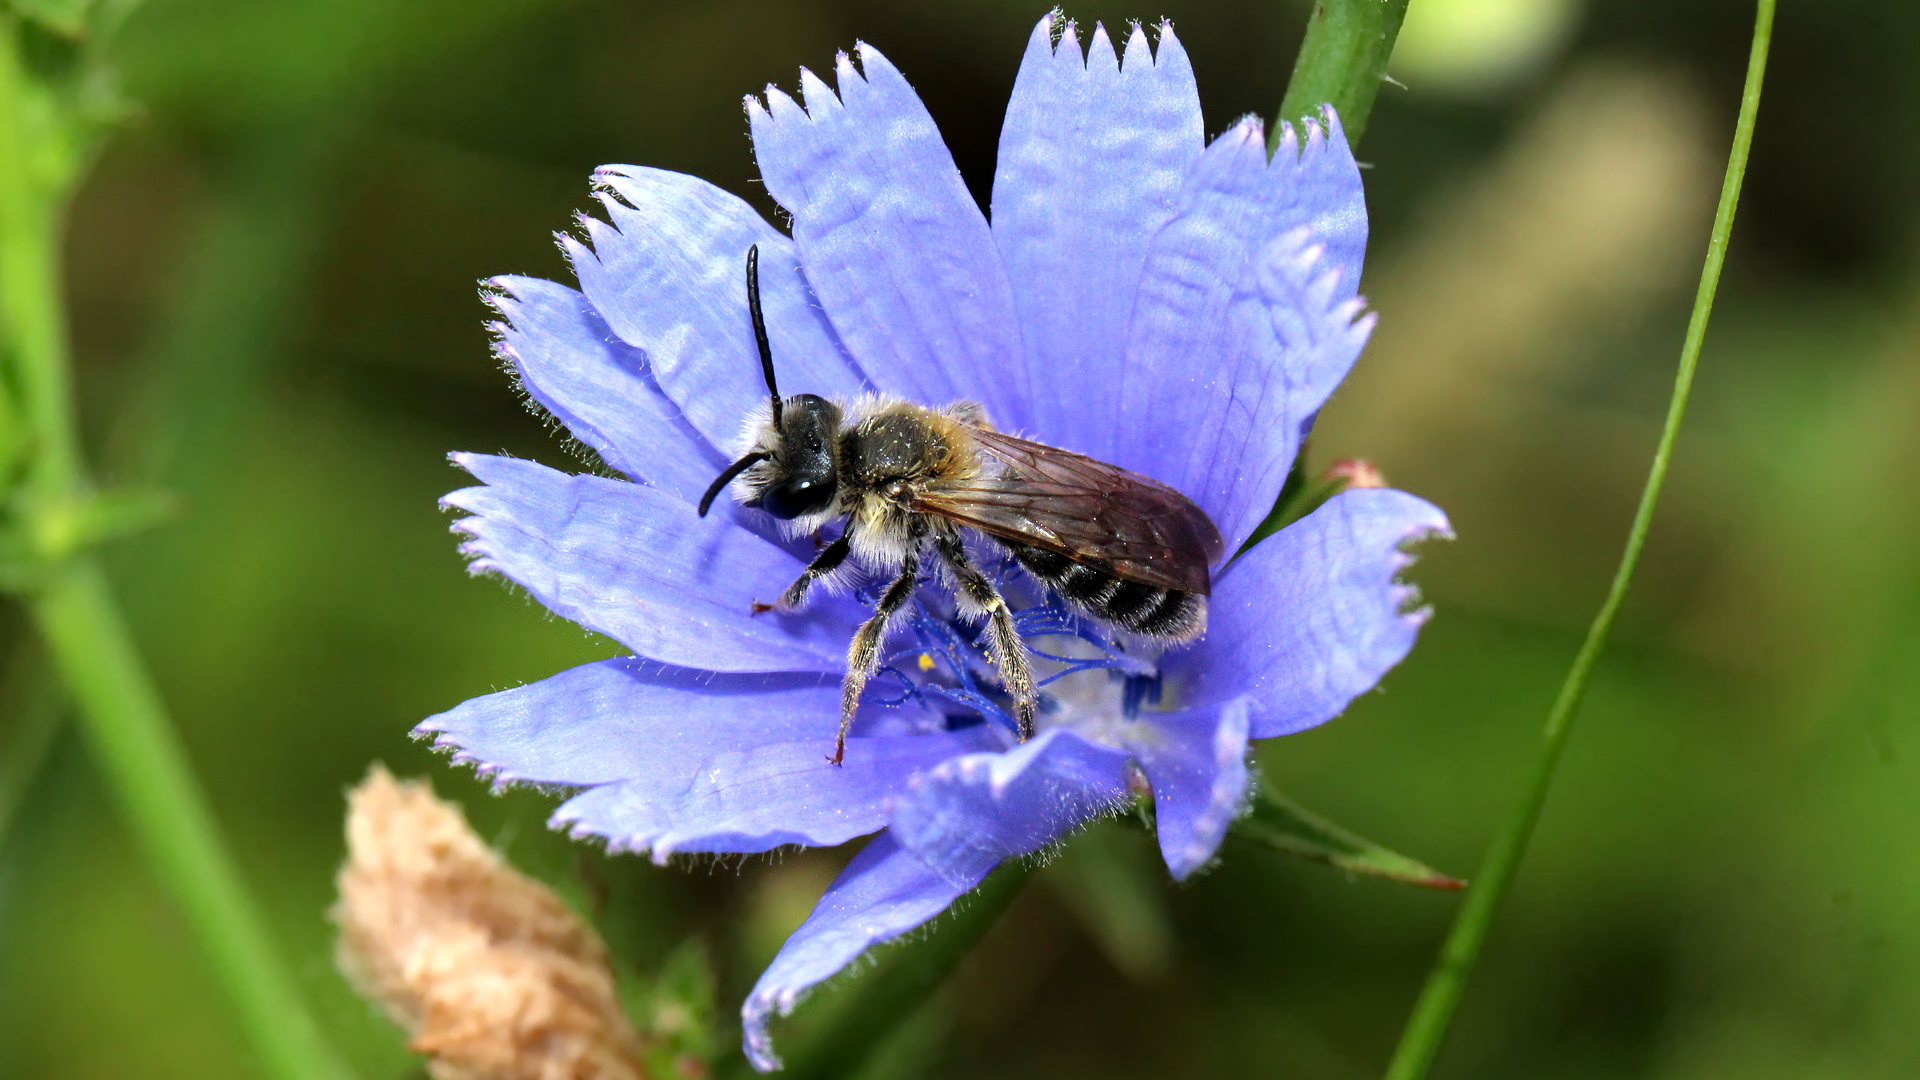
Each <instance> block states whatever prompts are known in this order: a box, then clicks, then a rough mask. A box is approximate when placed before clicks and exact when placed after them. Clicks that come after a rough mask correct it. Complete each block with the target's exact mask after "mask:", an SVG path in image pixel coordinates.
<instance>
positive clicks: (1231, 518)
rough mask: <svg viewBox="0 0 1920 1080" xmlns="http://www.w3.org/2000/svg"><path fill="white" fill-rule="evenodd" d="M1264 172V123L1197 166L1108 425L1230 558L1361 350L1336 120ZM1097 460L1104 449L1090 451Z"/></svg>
mask: <svg viewBox="0 0 1920 1080" xmlns="http://www.w3.org/2000/svg"><path fill="white" fill-rule="evenodd" d="M1308 130H1309V132H1310V134H1309V137H1308V139H1307V144H1306V147H1305V149H1304V150H1303V151H1301V150H1297V149H1296V147H1297V144H1296V143H1295V142H1294V141H1293V140H1292V138H1291V130H1289V137H1288V139H1287V140H1286V141H1283V142H1282V144H1281V146H1280V150H1279V152H1278V153H1277V154H1275V155H1274V157H1273V161H1272V163H1271V164H1269V162H1268V160H1267V155H1266V144H1265V139H1264V136H1263V135H1262V131H1261V127H1260V124H1259V122H1258V121H1257V120H1252V119H1249V120H1247V121H1243V122H1242V123H1241V124H1240V125H1238V126H1237V127H1235V128H1234V129H1233V130H1231V131H1229V132H1227V133H1226V134H1225V135H1222V136H1221V137H1220V138H1218V139H1216V140H1215V141H1214V143H1213V145H1211V146H1209V147H1208V148H1207V150H1206V153H1204V154H1203V155H1201V158H1200V160H1199V162H1198V163H1197V164H1196V165H1195V166H1194V168H1193V170H1192V172H1191V173H1190V174H1189V176H1188V178H1187V184H1186V186H1185V188H1184V189H1183V190H1182V191H1181V194H1180V205H1179V210H1178V213H1177V214H1176V216H1175V217H1174V218H1173V219H1172V220H1171V221H1169V222H1168V223H1167V225H1166V226H1165V227H1164V228H1162V229H1161V230H1160V231H1159V232H1158V233H1157V234H1156V235H1155V236H1154V238H1153V243H1152V245H1151V248H1150V249H1149V252H1148V255H1147V264H1146V269H1145V271H1144V276H1143V277H1142V279H1141V283H1140V291H1139V297H1138V300H1137V302H1136V303H1135V305H1134V308H1133V321H1132V324H1131V331H1130V336H1129V338H1128V341H1127V349H1126V355H1125V359H1124V361H1123V362H1122V363H1121V364H1120V365H1119V370H1118V371H1116V372H1115V373H1114V374H1113V376H1112V377H1111V379H1110V380H1109V381H1110V382H1111V383H1112V384H1114V385H1117V386H1118V387H1119V402H1118V408H1117V409H1116V410H1115V417H1114V423H1113V424H1111V425H1110V426H1109V429H1108V430H1109V431H1110V432H1111V436H1112V438H1113V439H1114V440H1115V441H1114V445H1113V446H1112V447H1111V448H1108V449H1106V450H1105V451H1104V453H1105V456H1106V457H1107V460H1110V461H1112V462H1113V463H1114V464H1117V465H1122V466H1125V467H1127V468H1130V469H1134V470H1136V471H1139V472H1142V473H1145V474H1147V475H1149V476H1152V477H1154V478H1155V479H1157V480H1160V481H1162V482H1164V483H1167V484H1170V485H1172V486H1173V487H1175V488H1178V489H1179V490H1181V491H1182V492H1184V493H1186V495H1187V496H1188V497H1190V498H1192V499H1193V500H1194V501H1195V502H1196V503H1198V504H1200V506H1201V508H1202V509H1204V510H1206V511H1207V513H1208V514H1209V515H1211V516H1212V517H1213V520H1214V524H1216V525H1218V526H1219V528H1220V533H1221V535H1222V536H1223V537H1224V538H1225V540H1226V545H1227V550H1228V551H1233V550H1235V549H1236V548H1238V547H1239V545H1240V544H1241V543H1242V542H1243V541H1244V540H1245V539H1246V537H1247V536H1248V535H1249V534H1251V532H1252V531H1253V529H1254V527H1255V526H1256V525H1258V524H1259V522H1260V520H1261V518H1262V517H1264V516H1265V514H1266V512H1267V510H1268V509H1269V508H1271V506H1272V504H1273V500H1274V498H1275V496H1277V495H1278V494H1279V491H1280V485H1281V484H1282V482H1283V481H1284V480H1285V479H1286V471H1287V467H1288V466H1289V465H1290V464H1291V463H1292V461H1293V457H1294V454H1295V452H1296V451H1297V450H1298V448H1299V440H1300V431H1301V428H1302V425H1303V424H1304V422H1305V421H1306V420H1307V419H1308V418H1309V417H1311V416H1312V415H1313V413H1314V412H1315V411H1316V410H1318V409H1319V407H1320V405H1321V403H1322V402H1324V401H1325V400H1326V397H1327V395H1328V394H1330V393H1331V392H1332V391H1333V388H1334V386H1336V385H1337V384H1338V383H1339V381H1340V378H1341V377H1342V376H1344V375H1345V373H1346V371H1347V369H1348V368H1349V367H1350V366H1351V365H1352V363H1353V361H1354V359H1355V358H1356V357H1357V356H1358V355H1359V352H1360V349H1361V347H1362V346H1363V345H1364V344H1365V342H1366V336H1367V332H1368V331H1369V330H1370V329H1371V328H1372V322H1371V320H1366V319H1361V320H1359V321H1358V322H1356V321H1355V320H1356V319H1357V318H1358V316H1359V315H1360V312H1361V308H1362V304H1361V302H1360V301H1359V300H1358V298H1357V296H1356V290H1357V288H1358V286H1359V281H1360V259H1361V255H1362V253H1363V250H1364V248H1365V244H1366V209H1365V203H1364V200H1363V193H1362V191H1361V187H1360V173H1359V169H1358V167H1357V166H1355V165H1354V162H1353V156H1352V154H1351V153H1350V152H1349V150H1348V149H1347V143H1346V138H1345V136H1344V135H1342V134H1341V132H1340V128H1339V125H1338V123H1337V122H1336V121H1335V119H1334V118H1333V114H1332V112H1331V111H1329V112H1328V113H1327V114H1326V127H1325V128H1322V127H1321V126H1319V125H1309V129H1308ZM1089 452H1090V453H1093V454H1094V456H1096V457H1098V456H1102V454H1103V451H1101V450H1094V451H1089Z"/></svg>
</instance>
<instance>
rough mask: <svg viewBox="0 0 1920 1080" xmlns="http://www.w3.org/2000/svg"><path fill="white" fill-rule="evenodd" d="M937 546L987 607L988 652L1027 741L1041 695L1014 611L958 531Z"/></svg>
mask: <svg viewBox="0 0 1920 1080" xmlns="http://www.w3.org/2000/svg"><path fill="white" fill-rule="evenodd" d="M934 545H935V547H936V548H938V550H939V552H940V559H941V561H943V562H945V563H946V564H947V568H948V569H949V570H952V571H953V576H954V579H955V580H956V581H957V582H958V583H959V585H960V588H961V589H962V590H963V591H965V593H966V595H967V598H968V599H969V600H971V601H973V602H974V603H976V604H978V605H980V607H982V608H984V609H985V610H986V613H987V651H988V653H989V655H991V656H992V657H993V664H994V666H995V667H997V668H999V669H1000V683H1001V685H1003V686H1005V687H1006V689H1007V696H1009V697H1011V698H1013V711H1014V719H1015V721H1016V722H1017V723H1018V725H1019V727H1020V740H1021V741H1022V742H1025V741H1026V740H1028V739H1031V738H1033V716H1034V713H1035V712H1036V711H1037V707H1038V700H1039V698H1038V689H1037V688H1036V687H1035V686H1034V683H1033V666H1032V665H1031V664H1030V663H1028V661H1027V645H1026V642H1024V641H1021V640H1020V631H1019V629H1018V628H1017V627H1016V626H1015V625H1014V621H1013V612H1012V611H1011V610H1010V609H1009V608H1008V607H1007V600H1006V597H1004V596H1001V595H1000V590H999V589H998V588H997V587H995V586H994V584H993V582H992V580H990V579H989V578H988V577H987V575H985V574H983V573H981V572H980V571H979V570H978V569H977V568H976V567H975V566H974V565H973V563H971V562H970V561H968V559H967V548H966V544H965V543H963V542H962V541H961V539H960V537H959V535H958V534H956V533H946V534H943V535H941V536H939V537H938V538H937V539H935V540H934Z"/></svg>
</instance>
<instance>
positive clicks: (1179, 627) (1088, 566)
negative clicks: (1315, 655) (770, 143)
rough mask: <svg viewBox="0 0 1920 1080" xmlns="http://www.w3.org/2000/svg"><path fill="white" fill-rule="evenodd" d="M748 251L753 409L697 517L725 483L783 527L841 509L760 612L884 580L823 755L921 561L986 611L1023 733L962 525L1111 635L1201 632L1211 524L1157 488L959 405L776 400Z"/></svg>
mask: <svg viewBox="0 0 1920 1080" xmlns="http://www.w3.org/2000/svg"><path fill="white" fill-rule="evenodd" d="M759 257H760V256H759V249H758V248H757V247H753V248H748V249H747V310H748V312H749V314H750V316H751V318H752V320H753V336H754V340H755V342H756V343H757V344H758V346H759V350H760V366H761V369H762V371H763V373H764V374H765V376H766V380H767V394H768V407H767V411H766V412H765V413H764V414H760V415H756V416H755V417H753V418H752V419H751V420H750V421H749V424H748V430H747V432H746V437H745V440H744V441H746V442H747V444H748V448H747V450H746V452H745V453H744V454H743V455H742V456H741V457H740V459H739V460H738V461H735V462H734V463H733V464H731V465H729V466H727V467H726V469H725V470H724V471H722V472H721V473H720V475H719V477H717V478H716V479H715V480H714V482H713V486H712V487H710V488H708V489H707V492H706V494H705V495H704V496H703V497H702V498H701V499H700V515H701V516H702V517H705V516H706V513H707V511H708V509H710V508H711V507H712V505H713V501H714V499H716V498H717V497H719V495H720V492H721V491H722V490H724V489H725V488H726V487H727V485H728V484H731V483H732V482H733V481H734V480H736V479H737V480H739V481H740V482H741V491H742V499H741V501H742V502H743V503H744V504H745V505H746V506H749V507H754V508H757V509H760V510H764V511H766V512H767V513H768V514H771V515H773V516H774V517H775V518H778V519H780V520H781V521H784V522H788V523H789V525H788V528H789V529H790V531H791V532H792V533H793V534H794V535H814V534H817V533H818V531H819V530H820V529H822V528H823V527H825V526H827V525H829V524H831V523H833V522H835V521H840V520H845V522H846V527H845V529H844V530H843V531H842V532H841V534H840V536H839V538H838V539H836V540H834V541H833V542H832V543H830V544H828V545H826V546H825V547H824V548H822V549H821V550H820V552H819V554H818V555H817V556H816V557H815V558H814V559H813V561H812V562H811V563H810V564H808V566H807V568H806V569H805V570H803V571H802V572H801V574H800V577H799V578H798V579H796V580H795V581H794V583H793V584H792V585H790V586H788V588H787V590H786V592H785V593H784V594H782V595H781V597H780V599H779V602H778V604H776V605H770V607H777V608H780V609H787V610H790V609H793V608H796V607H798V606H799V605H800V604H801V602H802V601H803V600H804V599H805V597H806V595H807V591H808V589H809V588H810V587H811V586H812V585H814V583H816V582H818V581H819V580H820V579H822V578H824V577H826V576H828V575H829V574H832V573H833V572H834V571H835V570H837V569H839V568H840V567H841V565H842V564H844V563H845V562H846V560H847V557H848V556H849V555H851V556H852V557H853V558H854V559H855V560H856V561H857V562H859V563H862V564H864V565H866V566H867V567H869V568H871V569H873V570H875V571H879V572H886V573H891V574H892V575H893V579H892V582H891V583H890V584H889V585H888V586H887V588H886V591H885V592H883V593H882V594H881V595H880V599H879V601H878V603H876V604H875V606H874V611H873V615H872V616H871V617H870V618H868V619H867V621H866V622H865V623H863V624H862V625H861V627H860V629H859V630H858V631H857V632H856V633H855V634H854V637H853V643H852V645H851V646H850V647H849V649H848V654H847V676H846V681H845V682H844V684H843V685H842V688H841V705H840V735H839V739H838V741H837V742H836V743H835V746H834V752H833V762H834V764H836V765H837V764H839V763H840V761H841V759H842V758H843V757H844V756H845V753H846V744H847V730H848V728H849V727H851V726H852V724H853V714H854V710H855V708H856V707H857V706H858V705H859V702H860V694H861V691H862V690H863V689H864V688H865V687H866V684H867V680H868V679H870V678H871V677H872V676H873V674H874V672H875V671H876V670H877V669H878V668H879V666H880V657H881V651H880V650H881V645H882V643H883V641H884V639H885V638H886V634H887V629H888V625H889V623H890V622H891V621H892V619H893V617H894V616H895V615H896V614H897V613H898V612H899V611H900V609H901V608H902V607H903V606H904V605H905V604H906V603H907V601H908V600H910V599H911V598H912V597H913V593H914V590H915V589H917V588H918V587H919V585H920V583H921V582H922V580H924V579H925V578H926V577H927V576H928V575H929V570H930V566H929V564H930V563H931V564H934V565H935V566H937V567H939V568H942V569H944V571H945V578H946V579H947V582H948V584H949V585H950V586H951V587H952V589H953V592H954V596H955V598H956V600H957V602H958V607H959V609H960V612H961V613H962V614H963V615H966V616H969V617H972V618H985V620H986V623H987V632H986V642H987V654H988V656H989V657H991V658H992V660H993V663H994V664H995V666H996V667H998V668H999V672H1000V681H1001V684H1002V685H1003V686H1004V687H1005V689H1006V692H1007V695H1008V696H1009V697H1010V698H1012V699H1013V706H1014V714H1015V719H1016V722H1017V723H1018V725H1019V729H1020V738H1021V739H1022V740H1025V739H1028V738H1031V737H1032V735H1033V719H1034V712H1035V707H1036V703H1037V693H1038V691H1037V688H1036V686H1035V683H1034V677H1033V669H1032V666H1031V664H1030V663H1029V660H1028V656H1027V649H1026V646H1025V644H1024V643H1023V642H1022V641H1021V640H1020V634H1019V631H1018V630H1017V629H1016V626H1015V622H1014V616H1013V612H1012V611H1011V610H1010V609H1009V608H1008V606H1007V601H1006V599H1005V598H1004V597H1003V596H1002V595H1001V593H1000V590H999V588H998V587H997V586H996V585H995V584H994V582H993V580H992V579H991V578H989V577H988V576H987V575H986V574H984V573H982V572H981V570H980V569H979V568H978V567H977V566H975V565H974V562H973V559H972V557H971V556H970V555H969V554H968V550H967V546H966V542H965V534H966V532H968V531H973V532H975V533H978V534H979V535H981V536H982V537H984V538H985V539H986V541H988V542H990V543H992V544H997V545H998V546H999V547H1000V548H1002V549H1004V550H1005V552H1006V553H1007V554H1008V555H1010V556H1011V557H1012V559H1013V561H1014V562H1017V563H1018V564H1019V565H1020V566H1021V567H1022V568H1023V569H1025V570H1026V572H1027V573H1028V574H1029V575H1030V576H1031V577H1032V578H1033V579H1034V581H1036V582H1037V583H1038V584H1039V585H1041V586H1042V587H1043V588H1045V589H1047V590H1049V591H1051V592H1053V593H1055V594H1057V595H1058V596H1060V597H1061V598H1062V599H1063V600H1065V601H1066V602H1067V603H1068V604H1069V605H1070V606H1071V607H1072V608H1074V609H1075V610H1077V611H1079V612H1080V613H1082V614H1085V615H1087V616H1091V617H1092V618H1094V619H1096V620H1098V621H1099V622H1101V623H1104V624H1106V625H1108V626H1110V627H1112V628H1114V629H1116V630H1119V631H1123V632H1125V633H1128V634H1133V635H1138V636H1140V637H1144V638H1149V639H1154V640H1157V641H1159V642H1162V643H1165V644H1179V643H1183V642H1188V641H1192V640H1193V639H1194V638H1196V637H1198V636H1200V634H1201V632H1202V631H1203V630H1205V629H1206V624H1207V596H1208V593H1209V591H1210V588H1211V584H1212V579H1211V571H1210V568H1211V567H1212V565H1213V563H1214V562H1215V561H1217V560H1218V559H1219V558H1220V555H1221V540H1220V532H1219V530H1218V529H1216V528H1214V525H1213V522H1212V521H1211V520H1209V519H1208V517H1207V515H1206V513H1205V512H1204V511H1202V510H1201V509H1200V508H1199V507H1198V506H1195V505H1194V504H1193V502H1192V501H1191V500H1189V499H1188V498H1187V497H1186V496H1184V495H1182V494H1180V493H1179V492H1177V491H1175V490H1173V489H1172V488H1170V487H1168V486H1166V485H1165V484H1162V483H1159V482H1157V481H1154V480H1150V479H1148V478H1147V477H1144V476H1141V475H1139V474H1138V473H1133V472H1128V471H1127V470H1125V469H1122V468H1119V467H1117V466H1114V465H1108V464H1106V463H1105V462H1102V461H1095V460H1094V459H1093V458H1090V457H1086V456H1083V455H1081V454H1075V453H1073V452H1071V451H1067V450H1061V449H1059V448H1057V447H1052V446H1047V445H1045V444H1042V443H1037V442H1033V441H1031V440H1028V439H1022V438H1017V437H1015V436H1012V435H1008V434H1005V433H1004V432H1000V431H996V430H994V429H993V427H992V426H991V425H990V424H989V423H988V421H987V418H986V416H985V414H984V412H983V410H982V409H981V408H980V406H978V405H975V404H973V403H971V402H959V403H955V404H952V405H948V406H946V407H944V408H938V409H930V408H924V407H922V406H919V405H915V404H912V403H910V402H906V401H901V400H899V399H898V398H889V397H880V396H868V397H864V398H862V399H860V400H858V401H855V402H849V403H842V402H835V401H829V400H827V399H825V398H823V397H820V396H818V395H816V394H796V395H794V396H793V397H790V398H782V397H781V396H780V391H779V388H778V386H777V384H776V383H775V381H774V376H773V350H772V348H771V347H770V346H769V345H768V343H767V327H766V320H765V318H764V317H763V316H762V315H761V311H760V275H759Z"/></svg>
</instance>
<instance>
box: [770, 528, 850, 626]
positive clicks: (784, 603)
mask: <svg viewBox="0 0 1920 1080" xmlns="http://www.w3.org/2000/svg"><path fill="white" fill-rule="evenodd" d="M852 550H853V526H851V525H849V526H847V531H846V532H843V533H841V534H840V539H838V540H835V541H834V542H833V543H831V544H828V545H827V546H826V547H825V548H824V549H822V550H821V552H820V554H818V555H815V556H814V557H813V561H812V562H810V563H808V564H807V568H806V569H805V570H802V571H800V576H799V577H797V578H795V579H794V580H793V584H791V585H789V586H787V591H786V592H783V593H781V594H780V603H778V604H755V605H753V610H754V612H755V614H758V613H759V612H762V611H772V610H774V609H775V608H776V607H777V608H778V609H780V610H782V611H792V610H794V609H795V608H798V607H799V606H800V602H801V601H802V600H805V599H806V598H807V590H808V589H809V588H811V587H812V586H813V583H814V582H816V581H819V580H820V579H821V578H823V577H826V576H827V575H828V574H831V573H833V572H834V571H835V570H838V569H840V564H841V563H843V562H846V561H847V553H848V552H850V551H852Z"/></svg>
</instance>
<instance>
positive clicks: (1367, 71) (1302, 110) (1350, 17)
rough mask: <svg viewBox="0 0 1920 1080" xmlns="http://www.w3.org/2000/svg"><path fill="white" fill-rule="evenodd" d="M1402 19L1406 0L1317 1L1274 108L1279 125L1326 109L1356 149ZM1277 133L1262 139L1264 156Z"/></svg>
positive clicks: (1275, 129)
mask: <svg viewBox="0 0 1920 1080" xmlns="http://www.w3.org/2000/svg"><path fill="white" fill-rule="evenodd" d="M1406 17H1407V0H1317V2H1316V3H1315V4H1314V5H1313V15H1312V17H1311V18H1309V19H1308V20H1307V36H1306V39H1305V40H1303V41H1302V42H1301V43H1300V55H1299V57H1298V58H1297V59H1295V60H1294V62H1293V77H1292V78H1291V79H1289V80H1288V81H1287V93H1286V97H1285V98H1283V99H1282V100H1281V102H1280V122H1281V123H1292V122H1294V121H1296V120H1299V119H1301V118H1302V117H1309V116H1311V117H1317V116H1318V115H1319V112H1320V106H1322V105H1326V104H1331V105H1332V106H1333V107H1334V108H1335V109H1337V110H1339V113H1340V126H1341V127H1343V128H1345V129H1346V132H1347V143H1348V145H1350V146H1358V145H1360V135H1361V133H1362V132H1364V131H1366V129H1367V114H1369V113H1371V112H1372V111H1373V99H1374V97H1375V96H1376V95H1378V94H1379V93H1380V83H1381V82H1382V81H1384V80H1385V79H1386V77H1387V58H1388V57H1390V56H1392V55H1393V42H1394V39H1395V38H1397V37H1399V36H1400V21H1401V20H1402V19H1404V18H1406ZM1280 133H1281V126H1280V124H1279V123H1277V124H1274V125H1273V129H1272V130H1271V131H1270V132H1268V133H1267V152H1268V153H1272V152H1273V151H1274V150H1276V149H1277V148H1278V147H1279V146H1280Z"/></svg>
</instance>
